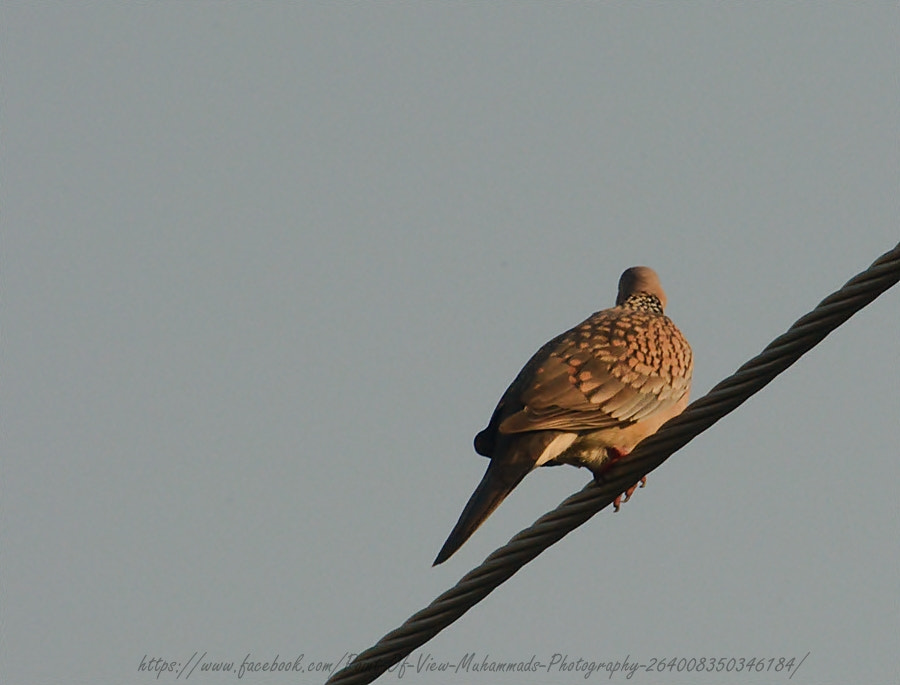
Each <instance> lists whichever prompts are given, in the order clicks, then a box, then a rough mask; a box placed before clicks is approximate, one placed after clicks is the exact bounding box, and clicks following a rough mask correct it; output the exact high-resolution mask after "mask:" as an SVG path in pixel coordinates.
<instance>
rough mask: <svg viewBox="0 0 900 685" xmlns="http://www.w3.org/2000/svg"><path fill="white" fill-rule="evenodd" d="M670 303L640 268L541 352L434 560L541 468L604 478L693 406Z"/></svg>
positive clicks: (499, 414)
mask: <svg viewBox="0 0 900 685" xmlns="http://www.w3.org/2000/svg"><path fill="white" fill-rule="evenodd" d="M665 305H666V295H665V292H664V291H663V289H662V286H661V285H660V283H659V278H658V276H657V275H656V272H655V271H653V269H650V268H648V267H645V266H635V267H632V268H630V269H628V270H626V271H625V273H623V274H622V277H621V278H620V279H619V293H618V296H617V297H616V306H615V307H612V308H611V309H604V310H603V311H600V312H597V313H595V314H593V315H592V316H590V317H589V318H588V319H586V320H585V321H583V322H582V323H580V324H578V325H577V326H575V327H574V328H572V329H570V330H568V331H566V332H565V333H563V334H561V335H558V336H557V337H555V338H554V339H553V340H551V341H550V342H548V343H547V344H546V345H544V346H543V347H541V349H539V350H538V351H537V352H536V353H535V354H534V356H533V357H532V358H531V359H530V360H529V361H528V363H527V364H526V365H525V367H524V368H523V369H522V370H521V371H520V372H519V375H518V376H516V378H515V380H514V381H513V382H512V384H511V385H510V386H509V388H508V389H507V391H506V392H505V393H504V394H503V397H501V398H500V402H499V403H498V404H497V408H496V409H495V410H494V414H493V416H492V417H491V420H490V423H489V424H488V426H487V428H485V429H484V430H483V431H481V432H480V433H479V434H478V435H477V436H475V450H476V451H477V452H478V453H479V454H482V455H484V456H486V457H489V458H490V459H491V463H490V464H489V465H488V469H487V472H486V473H485V474H484V477H483V478H482V480H481V482H480V483H479V485H478V487H477V488H476V489H475V492H474V493H473V494H472V496H471V498H470V499H469V502H468V503H467V504H466V507H465V509H464V510H463V513H462V514H461V515H460V517H459V521H458V522H457V524H456V526H455V527H454V529H453V531H452V532H451V533H450V536H449V537H448V538H447V541H446V542H445V543H444V546H443V548H442V549H441V551H440V552H439V553H438V556H437V559H435V561H434V563H435V564H440V563H441V562H443V561H445V560H446V559H447V558H449V557H450V555H452V554H453V553H454V552H455V551H456V550H457V549H459V547H460V546H462V544H463V543H464V542H465V541H466V540H468V539H469V536H471V535H472V533H474V532H475V530H476V529H477V528H478V527H479V526H480V525H481V524H482V523H483V522H484V520H485V519H486V518H487V517H488V516H490V514H491V513H492V512H493V511H494V509H496V508H497V506H498V505H499V504H500V503H501V502H502V501H503V500H504V499H505V498H506V496H507V495H508V494H509V493H510V492H511V491H512V489H513V488H514V487H516V485H518V484H519V483H520V482H521V481H522V479H523V478H524V477H525V476H526V475H527V474H528V473H529V472H530V471H531V470H532V469H534V468H535V467H537V466H551V465H555V464H572V465H574V466H584V467H586V468H589V469H590V470H591V471H592V472H593V473H594V476H595V477H598V478H599V477H600V476H601V475H602V473H603V471H604V470H605V468H607V467H608V466H609V464H610V462H611V461H613V460H614V459H618V458H621V457H623V456H625V455H626V454H628V453H629V452H630V451H631V450H632V449H633V448H634V446H635V445H637V444H638V443H639V442H640V441H641V440H643V439H644V438H645V437H647V436H648V435H651V434H652V433H655V432H656V431H657V430H658V429H659V427H660V426H662V424H664V423H665V422H666V421H668V420H669V419H670V418H672V417H673V416H675V415H677V414H680V413H681V412H682V411H683V410H684V408H685V407H686V406H687V403H688V395H689V392H690V387H691V374H692V371H693V358H692V355H691V347H690V345H688V342H687V340H685V338H684V336H683V335H682V334H681V331H679V330H678V328H676V326H675V324H674V323H672V321H671V319H669V318H668V317H667V316H665V314H664V313H663V310H664V308H665ZM633 490H634V488H633V487H632V488H630V489H629V490H628V491H627V492H626V493H625V500H626V501H627V499H628V497H629V496H630V495H631V493H632V492H633ZM618 505H619V500H617V501H616V509H618Z"/></svg>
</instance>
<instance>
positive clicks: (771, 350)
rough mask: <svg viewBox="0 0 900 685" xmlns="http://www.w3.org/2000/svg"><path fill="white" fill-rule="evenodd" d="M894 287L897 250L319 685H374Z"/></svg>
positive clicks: (899, 268)
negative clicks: (378, 678) (599, 478)
mask: <svg viewBox="0 0 900 685" xmlns="http://www.w3.org/2000/svg"><path fill="white" fill-rule="evenodd" d="M898 281H900V244H898V245H896V246H895V247H894V249H892V250H890V251H889V252H886V253H885V254H883V255H882V256H881V257H879V258H878V259H877V260H876V261H875V262H874V263H873V264H872V266H870V267H869V268H868V269H866V270H865V271H863V272H862V273H860V274H859V275H857V276H855V277H854V278H852V279H851V280H849V281H848V282H847V283H846V284H845V285H844V286H843V287H842V288H841V289H840V290H838V291H837V292H835V293H833V294H831V295H829V296H828V297H826V298H825V299H824V300H822V301H821V302H820V303H819V304H818V306H816V308H815V309H814V310H813V311H811V312H810V313H809V314H807V315H806V316H804V317H802V318H800V319H798V320H797V321H796V322H795V323H794V325H793V326H791V327H790V328H789V329H788V330H787V332H785V333H784V334H783V335H780V336H779V337H777V338H776V339H775V340H773V341H772V342H771V343H770V344H769V345H768V346H767V347H766V348H765V349H764V350H763V351H762V353H760V354H759V355H758V356H756V357H754V358H753V359H751V360H750V361H748V362H747V363H746V364H744V365H743V366H741V367H740V368H739V369H738V370H737V371H736V372H735V373H734V374H733V375H731V376H730V377H728V378H726V379H725V380H723V381H722V382H720V383H719V384H718V385H716V386H715V387H714V388H713V389H712V390H710V391H709V392H708V393H707V394H706V395H705V396H703V397H701V398H700V399H698V400H696V401H694V402H692V403H691V404H690V405H689V406H688V407H687V409H685V410H684V412H683V413H682V414H680V415H679V416H676V417H675V418H673V419H671V420H670V421H668V422H666V423H665V424H664V425H663V426H662V428H660V429H659V431H657V432H656V433H654V434H653V435H651V436H650V437H648V438H646V439H645V440H643V441H642V442H641V443H640V444H639V445H638V446H637V447H635V449H634V450H633V451H632V452H631V454H630V455H629V457H628V459H624V460H622V461H619V462H615V463H614V465H613V466H612V467H611V468H610V469H609V471H608V472H607V474H606V477H605V478H604V480H603V482H602V483H598V482H596V481H591V482H590V483H589V484H588V485H586V486H585V487H584V488H583V489H582V490H581V491H579V492H577V493H575V494H574V495H572V496H570V497H569V498H568V499H566V500H565V501H564V502H562V503H561V504H560V505H559V506H558V507H557V508H556V509H554V510H553V511H551V512H549V513H547V514H544V515H543V516H542V517H541V518H539V519H538V520H537V521H535V523H534V524H532V525H531V527H529V528H526V529H525V530H523V531H521V532H520V533H518V534H517V535H515V536H514V537H513V538H512V539H511V540H510V541H509V542H508V543H506V545H504V546H503V547H501V548H500V549H498V550H496V551H494V552H493V553H491V554H490V556H488V557H487V559H485V560H484V561H483V562H482V564H481V566H479V567H477V568H475V569H473V570H472V571H469V573H467V574H466V575H465V576H463V577H462V578H461V579H460V581H459V582H458V583H457V584H456V585H455V586H454V587H452V588H451V589H449V590H447V591H446V592H444V593H443V594H442V595H441V596H440V597H438V598H437V599H435V600H434V601H433V602H432V603H431V604H430V605H428V606H427V607H426V608H425V609H422V610H421V611H419V612H417V613H415V614H413V615H412V616H410V617H409V618H408V619H407V620H406V622H405V623H404V624H403V625H402V626H400V627H399V628H397V629H396V630H394V631H392V632H390V633H388V634H387V635H385V636H384V637H383V638H381V639H380V640H379V641H378V643H377V644H375V645H374V646H373V647H370V648H369V649H367V650H366V651H364V652H362V653H361V654H359V655H358V656H357V657H356V658H355V659H354V660H353V661H352V662H351V663H350V664H349V665H347V666H346V667H345V668H343V669H341V670H340V671H338V672H337V673H335V674H334V675H333V676H331V678H329V679H328V681H327V683H326V685H338V684H340V685H364V684H365V683H370V682H372V681H373V680H375V679H376V678H377V677H378V676H380V675H381V674H382V673H384V672H385V671H386V670H387V669H388V668H390V667H391V666H393V665H394V664H396V663H397V662H399V661H400V660H401V659H403V658H405V657H406V656H408V655H409V654H410V652H412V651H413V650H414V649H416V648H417V647H420V646H422V645H423V644H425V643H426V642H427V641H428V640H430V639H431V638H432V637H434V636H435V635H437V634H438V633H439V632H440V631H442V630H443V629H444V628H446V627H447V626H449V625H450V624H451V623H453V622H454V621H455V620H456V619H458V618H459V617H460V616H462V615H463V614H464V613H466V612H467V611H468V610H469V609H471V608H472V607H473V606H474V605H475V604H477V603H478V602H480V601H481V600H482V599H484V598H485V597H486V596H487V595H488V594H490V593H491V592H492V591H493V590H494V589H495V588H496V587H497V586H499V585H500V584H501V583H503V582H504V581H506V580H507V579H509V578H510V577H512V576H513V574H515V573H516V571H518V570H519V569H520V568H522V566H524V565H525V564H527V563H528V562H529V561H531V560H532V559H534V558H535V557H537V556H538V555H539V554H540V553H541V552H543V551H544V550H545V549H547V548H548V547H549V546H550V545H552V544H553V543H555V542H557V541H558V540H560V539H561V538H563V537H564V536H565V535H566V534H568V533H569V532H571V531H572V530H574V529H575V528H577V527H578V526H580V525H581V524H582V523H584V522H585V521H587V520H588V519H589V518H591V517H592V516H593V515H594V514H596V513H597V512H599V511H600V510H601V509H603V508H604V507H607V506H609V504H610V503H611V502H612V501H613V500H614V499H615V498H616V497H617V496H618V495H619V494H621V493H622V492H623V491H624V490H626V489H627V488H628V487H629V486H631V485H632V484H634V483H636V482H637V481H638V480H639V479H640V478H641V476H643V475H646V474H647V473H650V471H652V470H654V469H656V468H657V467H658V466H660V465H661V464H662V463H663V462H664V461H665V460H666V459H668V458H669V456H671V455H672V454H673V453H674V452H675V451H676V450H678V449H680V448H682V447H684V445H686V444H687V443H688V442H690V441H691V440H693V439H694V438H695V437H696V436H697V435H699V434H700V433H702V432H703V431H704V430H706V429H707V428H709V427H710V426H712V425H713V424H714V423H715V422H716V421H718V420H719V419H721V418H722V417H724V416H725V415H726V414H729V413H730V412H732V411H734V410H735V409H736V408H737V407H739V406H740V405H741V404H743V403H744V402H745V401H746V400H747V399H748V398H749V397H750V396H751V395H753V394H754V393H756V392H758V391H759V390H761V389H762V388H763V387H765V386H766V385H768V383H770V382H771V381H772V380H773V379H774V378H775V377H776V376H777V375H778V374H780V373H781V372H782V371H784V370H785V369H787V368H788V367H789V366H790V365H791V364H793V363H794V362H795V361H797V360H798V359H799V358H800V357H801V356H803V355H804V354H805V353H806V352H808V351H809V350H811V349H812V348H813V347H815V346H816V345H817V344H818V343H819V342H820V341H821V340H822V339H823V338H824V337H825V336H826V335H828V334H829V333H830V332H831V331H833V330H834V329H835V328H837V327H838V326H840V325H841V324H842V323H844V321H846V320H847V319H849V318H850V317H851V316H852V315H853V314H855V313H856V312H858V311H859V310H860V309H862V308H863V307H865V306H866V305H867V304H869V303H870V302H872V300H874V299H875V298H876V297H878V296H879V295H880V294H881V293H883V292H884V291H885V290H887V289H888V288H890V287H891V286H893V285H894V284H896V283H897V282H898Z"/></svg>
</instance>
